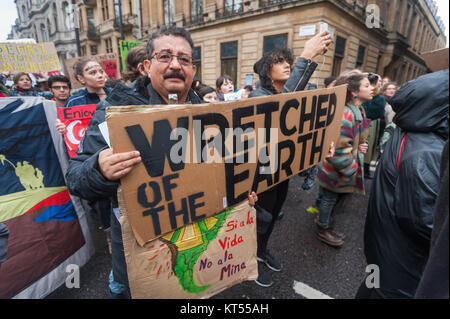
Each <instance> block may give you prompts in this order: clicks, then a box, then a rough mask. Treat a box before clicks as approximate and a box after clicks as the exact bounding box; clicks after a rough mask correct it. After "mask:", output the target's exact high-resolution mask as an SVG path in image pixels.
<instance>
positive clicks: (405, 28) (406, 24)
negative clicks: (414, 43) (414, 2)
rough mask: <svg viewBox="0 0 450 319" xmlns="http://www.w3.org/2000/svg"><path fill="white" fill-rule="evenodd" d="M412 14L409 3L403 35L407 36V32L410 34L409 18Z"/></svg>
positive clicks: (404, 20)
mask: <svg viewBox="0 0 450 319" xmlns="http://www.w3.org/2000/svg"><path fill="white" fill-rule="evenodd" d="M410 13H411V5H410V4H409V3H408V9H407V10H406V14H405V18H404V19H403V32H402V34H403V35H406V32H408V18H409V15H410Z"/></svg>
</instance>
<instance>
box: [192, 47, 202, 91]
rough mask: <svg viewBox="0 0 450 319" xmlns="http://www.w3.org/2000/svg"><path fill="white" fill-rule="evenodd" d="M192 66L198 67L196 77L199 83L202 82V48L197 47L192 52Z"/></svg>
mask: <svg viewBox="0 0 450 319" xmlns="http://www.w3.org/2000/svg"><path fill="white" fill-rule="evenodd" d="M192 64H194V65H195V66H196V67H197V73H196V76H197V78H198V79H199V81H200V82H201V81H202V48H201V47H195V48H194V50H193V51H192Z"/></svg>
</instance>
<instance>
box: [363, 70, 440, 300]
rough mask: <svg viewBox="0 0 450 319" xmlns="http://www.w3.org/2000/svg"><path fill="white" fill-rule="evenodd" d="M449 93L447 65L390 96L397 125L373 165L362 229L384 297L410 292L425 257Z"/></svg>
mask: <svg viewBox="0 0 450 319" xmlns="http://www.w3.org/2000/svg"><path fill="white" fill-rule="evenodd" d="M448 97H449V93H448V70H446V71H440V72H435V73H432V74H427V75H424V76H421V77H419V78H417V79H415V80H412V81H410V82H408V83H406V84H405V85H404V86H403V87H402V88H401V89H400V90H399V91H398V92H397V93H396V95H395V96H394V98H393V99H392V101H391V105H392V107H393V109H394V111H395V112H396V115H395V117H394V123H395V124H396V125H397V127H396V128H395V130H394V132H393V134H392V137H391V138H390V140H389V141H388V142H387V144H386V147H385V151H384V153H383V155H382V157H381V159H380V163H379V165H378V168H377V171H376V179H375V180H374V183H373V186H372V191H371V196H370V199H369V207H368V211H367V217H366V225H365V232H364V245H365V247H364V251H365V255H366V258H367V263H368V264H375V265H378V266H379V268H380V290H381V292H382V293H383V294H384V296H385V297H387V298H412V297H414V295H415V292H416V289H417V285H418V283H419V281H420V278H421V276H422V272H423V270H424V267H425V264H426V262H427V259H428V254H429V249H430V237H431V232H432V229H433V212H434V206H435V203H436V197H437V194H438V189H439V173H440V161H441V154H442V150H443V148H444V145H445V142H446V140H447V139H448V135H449V131H448V116H449V108H448ZM402 145H403V147H402ZM400 150H401V154H400Z"/></svg>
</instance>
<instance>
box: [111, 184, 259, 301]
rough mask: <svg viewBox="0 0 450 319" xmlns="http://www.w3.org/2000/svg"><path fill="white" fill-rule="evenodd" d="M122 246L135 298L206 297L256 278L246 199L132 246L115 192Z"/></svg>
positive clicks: (122, 205) (253, 228) (252, 219)
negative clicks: (207, 216)
mask: <svg viewBox="0 0 450 319" xmlns="http://www.w3.org/2000/svg"><path fill="white" fill-rule="evenodd" d="M119 206H120V211H121V224H122V233H123V245H124V250H125V258H126V261H127V272H128V281H129V285H130V290H131V295H132V297H133V298H163V299H169V298H170V299H174V298H176V299H182V298H183V299H185V298H209V297H211V296H213V295H215V294H217V293H219V292H221V291H223V290H225V289H227V288H229V287H231V286H233V285H236V284H238V283H241V282H243V281H245V280H256V278H257V277H258V261H257V259H256V248H257V242H256V211H255V209H254V208H252V207H250V206H249V204H248V201H245V202H243V203H242V204H240V205H237V206H236V207H233V208H230V209H227V210H226V211H224V212H222V213H220V214H217V215H215V216H213V217H209V218H206V219H204V220H201V221H199V222H196V223H193V224H191V225H187V226H184V227H182V228H179V229H177V230H176V231H173V232H171V233H169V234H167V235H165V236H163V237H161V238H160V239H156V240H154V241H152V242H150V243H149V244H147V245H146V246H145V247H140V246H139V244H138V243H137V242H136V239H135V237H134V235H133V232H132V230H131V227H130V223H129V219H128V212H127V209H126V204H125V203H124V202H123V198H122V196H121V191H119Z"/></svg>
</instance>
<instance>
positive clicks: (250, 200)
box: [248, 192, 258, 207]
mask: <svg viewBox="0 0 450 319" xmlns="http://www.w3.org/2000/svg"><path fill="white" fill-rule="evenodd" d="M257 201H258V196H257V195H256V193H255V192H252V193H251V194H248V203H249V204H250V206H252V207H253V206H255V203H256V202H257Z"/></svg>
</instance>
